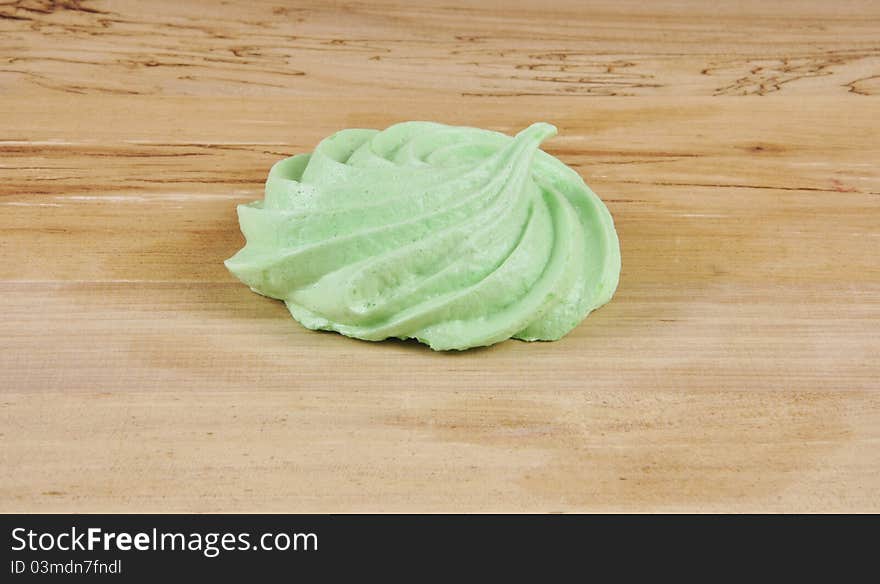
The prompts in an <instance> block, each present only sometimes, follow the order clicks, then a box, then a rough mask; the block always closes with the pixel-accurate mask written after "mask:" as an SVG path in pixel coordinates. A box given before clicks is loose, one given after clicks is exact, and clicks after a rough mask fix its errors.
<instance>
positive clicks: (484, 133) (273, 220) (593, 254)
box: [226, 122, 620, 350]
mask: <svg viewBox="0 0 880 584" xmlns="http://www.w3.org/2000/svg"><path fill="white" fill-rule="evenodd" d="M555 134H556V128H555V127H554V126H551V125H550V124H545V123H537V124H533V125H531V126H529V127H528V128H526V129H525V130H523V131H522V132H520V133H519V134H517V135H516V137H514V138H511V137H509V136H506V135H504V134H500V133H497V132H492V131H488V130H481V129H477V128H468V127H456V126H446V125H443V124H437V123H431V122H405V123H401V124H396V125H394V126H391V127H390V128H388V129H386V130H384V131H378V130H363V129H352V130H342V131H340V132H337V133H336V134H333V135H332V136H330V137H328V138H326V139H324V140H323V141H321V143H320V144H318V147H317V148H316V149H315V151H314V152H313V153H312V154H300V155H297V156H293V157H291V158H286V159H284V160H281V161H279V162H278V163H276V164H275V165H274V166H273V167H272V170H271V171H270V172H269V177H268V179H267V181H266V191H265V199H264V200H263V201H256V202H253V203H250V204H247V205H240V206H239V207H238V217H239V222H240V224H241V231H242V233H243V234H244V236H245V238H246V239H247V244H246V245H245V247H244V248H243V249H242V250H241V251H239V252H238V253H237V254H235V256H233V257H232V258H230V259H228V260H226V266H227V267H228V268H229V270H230V271H231V272H232V273H233V274H235V275H236V276H237V277H238V278H239V279H240V280H241V281H242V282H244V283H245V284H247V285H248V286H250V287H251V289H252V290H253V291H254V292H257V293H259V294H262V295H264V296H269V297H271V298H277V299H280V300H283V301H284V302H285V303H286V305H287V307H288V309H289V310H290V313H291V314H292V315H293V317H294V318H295V319H296V320H298V321H299V322H300V323H302V324H303V325H304V326H306V327H308V328H310V329H322V330H333V331H337V332H340V333H342V334H344V335H347V336H351V337H356V338H359V339H365V340H369V341H379V340H382V339H387V338H390V337H396V338H401V339H407V338H415V339H418V340H419V341H420V342H422V343H427V344H428V345H430V346H431V348H432V349H436V350H448V349H459V350H461V349H468V348H470V347H477V346H484V345H491V344H494V343H498V342H500V341H503V340H505V339H508V338H511V337H513V338H517V339H522V340H526V341H534V340H556V339H559V338H561V337H562V336H564V335H565V334H566V333H568V332H569V331H571V330H572V329H573V328H574V327H576V326H577V325H578V324H579V323H580V322H581V321H582V320H583V319H584V317H585V316H586V315H587V314H589V313H590V311H592V310H594V309H596V308H598V307H599V306H602V305H603V304H605V303H606V302H608V301H609V300H610V299H611V296H612V295H613V294H614V291H615V289H616V288H617V283H618V279H619V276H620V248H619V244H618V241H617V233H616V232H615V230H614V223H613V221H612V219H611V215H610V213H609V212H608V209H606V207H605V205H604V204H603V203H602V201H600V200H599V198H598V197H597V196H596V195H595V194H594V193H593V192H592V191H591V190H590V189H589V187H587V185H585V184H584V182H583V180H582V179H581V177H580V176H579V175H578V174H577V173H576V172H575V171H573V170H572V169H570V168H569V167H567V166H566V165H565V164H563V163H562V162H560V161H559V160H557V159H556V158H554V157H552V156H550V155H549V154H547V153H545V152H543V151H542V150H540V149H539V146H540V144H541V142H542V141H543V140H545V139H546V138H548V137H551V136H554V135H555Z"/></svg>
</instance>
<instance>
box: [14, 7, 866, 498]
mask: <svg viewBox="0 0 880 584" xmlns="http://www.w3.org/2000/svg"><path fill="white" fill-rule="evenodd" d="M877 94H880V4H878V3H877V2H872V1H870V0H868V1H865V2H824V1H818V0H817V1H809V2H790V3H779V2H772V3H771V2H764V1H761V0H755V1H751V0H749V1H744V2H736V3H731V4H722V5H720V6H716V5H715V3H708V2H701V1H699V0H696V1H687V2H667V3H665V5H664V4H662V3H656V2H644V1H642V0H638V1H628V0H626V1H622V0H613V1H612V0H608V1H603V2H591V3H587V2H580V1H575V0H572V1H569V2H540V3H537V2H534V3H529V2H524V1H518V2H483V3H477V2H472V3H469V4H468V5H461V6H453V2H451V1H449V0H445V1H443V2H440V1H431V2H414V1H407V2H400V3H397V2H387V1H386V2H372V1H371V2H350V3H344V4H339V5H337V4H336V3H334V2H326V1H323V0H322V1H320V2H301V3H296V4H295V5H294V4H293V3H289V4H288V3H286V2H283V1H282V0H274V1H272V2H250V1H249V2H243V1H242V2H236V3H233V2H222V3H219V4H218V3H208V2H204V3H203V2H185V1H182V0H173V1H172V0H169V1H161V2H158V1H156V2H136V1H134V0H127V1H112V2H111V1H77V0H70V1H67V2H48V1H40V0H20V1H17V2H6V3H3V4H2V5H0V129H2V136H0V156H2V158H0V290H2V296H0V311H2V320H0V323H2V324H0V332H2V334H0V386H2V388H0V468H2V473H0V511H46V512H49V511H79V512H92V511H113V512H116V511H311V512H348V511H358V512H359V511H432V512H433V511H542V512H543V511H880V381H878V379H880V324H878V323H880V253H878V252H880V231H878V229H880V171H878V163H880V100H878V97H876V96H877ZM408 119H432V120H438V121H442V122H446V123H453V124H468V125H476V126H482V127H488V128H493V129H497V130H501V131H504V132H515V131H516V130H518V129H520V128H522V127H524V126H526V125H527V124H529V123H530V122H532V121H537V120H546V121H549V122H553V123H555V124H557V125H558V126H559V128H560V135H559V136H558V137H556V138H553V139H552V140H550V141H549V142H547V143H546V149H547V150H548V151H549V152H551V153H552V154H554V155H556V156H558V157H560V158H561V159H562V160H563V161H565V162H566V163H568V164H570V165H572V166H573V167H574V168H576V169H577V170H578V171H579V172H580V173H581V174H582V175H583V176H584V177H585V178H586V180H587V182H588V183H589V184H590V185H591V186H592V187H593V188H594V190H595V191H596V192H597V193H599V194H600V196H602V197H603V199H604V200H605V201H606V202H607V204H608V207H609V208H610V209H611V212H612V213H613V215H614V218H615V220H616V223H617V228H618V232H619V234H620V240H621V247H622V255H623V272H622V279H621V284H620V288H619V290H618V293H617V296H616V297H615V299H614V300H613V301H612V302H611V303H610V304H609V305H607V306H606V307H604V308H602V309H601V310H599V311H598V312H596V313H595V314H593V315H592V316H590V318H589V319H587V320H586V321H585V322H584V323H583V324H582V325H581V326H579V327H578V328H577V329H576V330H575V331H574V332H573V333H571V334H570V335H569V336H568V337H567V338H565V339H564V340H562V341H559V342H556V343H537V344H527V343H521V342H515V341H511V342H506V343H503V344H501V345H497V346H495V347H492V348H490V349H484V350H474V351H470V352H465V353H461V354H442V353H434V352H431V351H430V350H427V349H425V348H424V347H422V346H420V345H417V344H412V343H402V342H384V343H365V342H359V341H355V340H351V339H347V338H344V337H341V336H338V335H335V334H329V333H315V332H309V331H306V330H304V329H303V328H302V327H300V326H299V325H297V324H296V323H295V322H294V321H293V320H291V319H290V318H289V317H288V315H287V313H286V311H285V308H284V307H283V305H281V304H280V303H278V302H275V301H271V300H268V299H265V298H261V297H259V296H257V295H255V294H253V293H252V292H250V291H249V290H248V289H247V288H246V287H245V286H243V285H241V284H240V283H239V282H238V281H236V280H235V279H234V278H233V277H232V276H231V275H230V274H229V273H228V272H227V271H226V269H225V268H224V267H223V264H222V261H223V260H224V259H225V258H227V257H229V256H230V255H232V254H233V253H234V252H235V251H236V250H237V249H238V248H239V247H240V246H241V245H242V237H241V235H240V233H239V231H238V225H237V221H236V216H235V206H236V205H237V204H239V203H243V202H246V201H250V200H253V199H257V198H260V197H261V188H262V182H263V180H264V179H265V176H266V172H267V170H268V168H269V166H270V165H271V164H272V163H273V162H274V161H275V160H277V159H279V158H281V157H284V156H287V155H290V154H293V153H297V152H304V151H308V150H310V149H311V148H312V147H313V146H314V145H315V144H316V143H317V141H318V140H319V139H320V138H321V137H323V136H325V135H327V134H329V133H331V132H333V131H335V130H337V129H340V128H344V127H353V126H361V127H385V126H387V125H389V124H391V123H393V122H397V121H401V120H408Z"/></svg>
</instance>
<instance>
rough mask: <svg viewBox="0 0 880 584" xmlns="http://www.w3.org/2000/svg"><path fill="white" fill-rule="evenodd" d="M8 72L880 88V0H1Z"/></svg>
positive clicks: (88, 86)
mask: <svg viewBox="0 0 880 584" xmlns="http://www.w3.org/2000/svg"><path fill="white" fill-rule="evenodd" d="M0 15H3V18H2V19H0V26H2V29H0V30H2V31H3V32H4V33H5V34H3V35H2V36H0V54H2V55H3V56H4V57H6V62H5V63H0V83H2V84H3V85H0V87H5V88H10V87H13V88H16V89H18V88H25V89H26V90H28V91H30V92H37V93H45V92H53V93H62V92H65V93H69V94H73V95H80V94H86V93H105V94H120V95H155V94H177V95H179V94H184V95H206V96H207V95H210V96H216V95H218V94H225V95H236V96H267V95H278V96H281V95H286V96H290V97H292V96H302V95H312V96H332V95H339V94H340V93H343V94H348V95H360V94H363V93H365V92H368V93H373V94H379V95H386V96H387V95H391V94H410V95H425V94H434V95H436V94H446V95H477V96H486V95H561V96H593V95H606V96H610V95H616V96H676V95H767V94H773V93H779V94H782V95H792V94H798V95H805V94H809V95H816V94H823V95H839V96H851V97H859V96H862V95H874V94H876V93H877V92H878V91H880V46H878V43H877V29H878V22H880V7H878V4H877V3H876V2H873V1H872V0H860V1H841V2H834V3H828V2H824V1H822V0H809V1H806V2H804V1H787V2H764V1H762V0H748V1H745V2H737V3H735V4H732V5H730V6H718V5H717V3H706V2H701V1H700V0H687V1H684V2H643V1H640V0H615V1H613V2H609V1H602V2H583V1H582V0H566V1H563V2H558V1H557V2H543V3H540V5H536V4H535V3H534V2H525V1H519V2H500V1H493V2H461V1H458V2H438V1H428V2H425V1H420V2H401V1H391V2H389V1H385V2H346V3H344V4H339V3H335V2H334V3H328V2H323V1H320V2H315V1H310V2H297V3H296V6H295V7H292V6H290V7H288V6H286V5H285V4H284V3H279V2H275V1H268V0H260V1H248V2H239V3H231V2H227V3H226V4H224V5H223V6H222V7H217V6H214V5H213V4H205V3H202V2H180V1H179V0H159V1H155V2H149V3H147V4H145V3H143V2H138V1H137V0H117V1H114V2H108V1H95V2H89V1H82V2H79V1H78V2H67V3H61V2H59V3H46V2H30V1H21V0H19V1H17V2H11V3H7V4H4V5H3V6H2V7H0Z"/></svg>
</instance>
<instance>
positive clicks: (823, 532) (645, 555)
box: [0, 515, 878, 582]
mask: <svg viewBox="0 0 880 584" xmlns="http://www.w3.org/2000/svg"><path fill="white" fill-rule="evenodd" d="M857 524H861V527H868V528H869V529H868V530H859V531H858V533H862V534H863V535H862V536H861V537H859V538H856V537H854V532H853V529H852V528H853V527H854V526H855V525H857ZM0 526H2V530H3V532H4V536H3V541H4V544H3V554H2V557H3V564H2V566H0V568H2V571H3V574H4V576H3V577H2V578H0V581H2V582H16V581H19V580H25V579H32V578H39V579H40V580H41V581H43V580H45V579H46V578H49V577H52V579H53V580H56V581H66V580H68V579H69V578H71V577H77V578H88V579H89V580H90V581H104V580H116V581H125V580H139V579H141V578H150V577H153V578H155V577H162V576H164V577H172V578H174V577H184V576H188V577H199V578H207V577H224V578H241V577H252V576H254V575H261V574H262V575H285V578H284V579H285V580H289V579H291V578H294V577H296V576H305V575H309V576H318V577H321V576H323V577H324V578H325V579H329V578H332V577H333V576H336V575H339V576H342V575H350V574H351V573H352V570H354V571H355V573H358V572H359V571H363V575H367V573H371V574H373V575H377V574H380V575H391V574H395V573H396V574H398V575H406V574H407V573H408V571H409V570H411V566H413V565H417V566H421V568H420V570H421V573H420V574H412V573H410V576H411V577H412V579H413V580H415V581H421V580H422V579H424V578H425V577H427V576H429V575H436V574H438V573H441V572H443V573H447V574H450V573H457V572H460V573H461V575H462V576H465V575H466V572H461V570H466V569H473V568H475V567H479V568H480V569H481V570H489V571H490V572H491V573H492V574H495V575H500V574H502V573H506V574H513V575H520V576H521V575H523V574H524V573H525V572H527V571H534V570H539V571H540V573H542V574H544V575H545V576H546V575H549V574H550V573H555V572H556V571H558V570H563V571H564V570H577V571H579V573H581V574H582V575H585V574H586V573H593V571H595V570H598V569H600V568H601V569H603V570H608V569H612V570H613V573H614V574H616V575H617V576H621V577H623V576H628V575H630V574H632V573H634V571H643V570H644V569H646V568H648V569H650V570H655V571H657V572H658V573H659V572H666V573H673V572H675V571H681V570H686V571H687V570H693V569H694V568H695V566H696V565H697V564H695V563H694V562H697V561H698V562H699V563H700V564H702V563H705V562H713V563H714V565H715V569H716V570H718V569H721V570H723V571H724V572H736V571H737V570H738V569H742V567H743V566H745V565H753V564H754V563H763V564H765V566H764V570H765V571H766V569H767V565H777V566H778V565H783V566H786V565H787V566H790V567H791V568H795V567H801V568H803V567H805V566H810V570H811V571H813V573H814V575H815V574H816V573H817V572H816V570H820V569H821V568H822V565H826V567H827V562H826V560H829V561H830V559H831V558H832V557H833V556H832V553H833V552H841V553H843V554H845V559H844V563H842V564H836V567H835V569H834V571H833V572H830V573H834V574H837V575H838V576H839V575H840V574H842V573H843V570H845V569H849V568H853V567H854V566H855V565H856V564H858V563H859V562H860V561H867V560H868V559H869V558H872V557H873V555H874V553H875V550H874V548H875V543H874V542H876V541H877V539H876V535H877V527H878V522H877V518H876V517H868V516H862V517H842V516H830V517H821V516H806V517H798V516H777V517H756V516H743V515H738V516H724V517H710V516H673V517H662V516H635V515H625V516H612V515H600V516H578V515H574V516H565V515H541V516H526V515H481V516H466V515H423V516H416V515H335V516H331V515H5V516H4V515H0ZM585 571H586V572H585ZM467 573H469V572H467ZM830 573H829V574H830ZM587 579H592V578H587ZM465 580H469V578H465Z"/></svg>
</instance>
